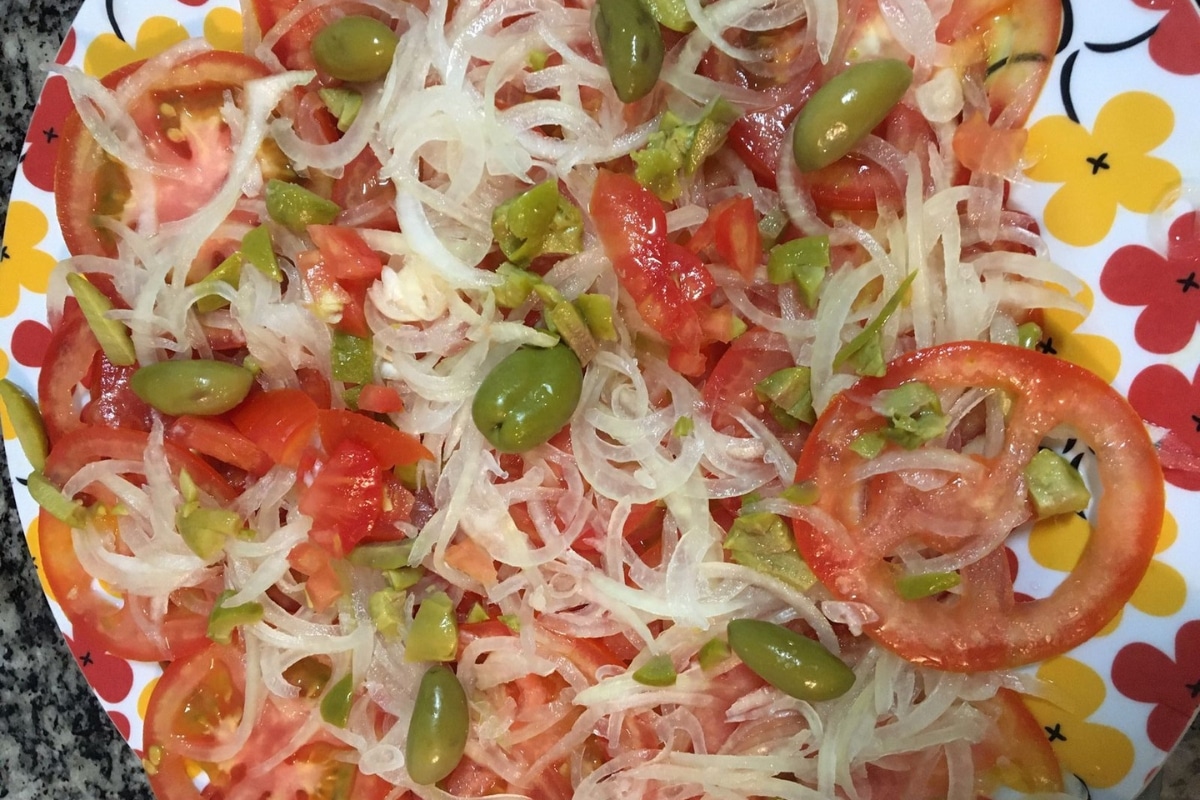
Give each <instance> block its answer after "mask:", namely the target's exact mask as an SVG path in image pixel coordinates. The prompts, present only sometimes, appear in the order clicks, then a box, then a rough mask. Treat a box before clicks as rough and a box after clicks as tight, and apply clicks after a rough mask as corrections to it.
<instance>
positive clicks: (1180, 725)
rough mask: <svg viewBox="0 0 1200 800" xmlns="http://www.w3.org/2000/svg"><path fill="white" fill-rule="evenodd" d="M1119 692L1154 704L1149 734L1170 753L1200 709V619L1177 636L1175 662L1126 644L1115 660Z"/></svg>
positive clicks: (1144, 646) (1141, 646)
mask: <svg viewBox="0 0 1200 800" xmlns="http://www.w3.org/2000/svg"><path fill="white" fill-rule="evenodd" d="M1112 683H1113V686H1115V687H1116V689H1117V691H1119V692H1120V693H1121V694H1123V695H1125V696H1126V697H1128V698H1130V699H1131V700H1136V701H1138V702H1140V703H1153V704H1154V708H1153V709H1152V710H1151V711H1150V718H1149V719H1148V720H1147V721H1146V735H1147V737H1148V738H1149V739H1150V742H1151V743H1152V744H1153V745H1154V746H1155V747H1157V748H1159V749H1160V750H1164V751H1166V750H1170V749H1171V748H1172V747H1174V746H1175V743H1176V742H1177V741H1179V737H1180V736H1182V735H1183V733H1184V731H1186V730H1187V727H1188V724H1189V723H1190V722H1191V720H1192V715H1193V714H1195V712H1196V708H1197V707H1198V706H1200V620H1195V621H1192V622H1188V623H1185V624H1184V625H1183V626H1182V627H1181V628H1180V629H1179V631H1178V632H1177V633H1176V634H1175V659H1174V660H1172V659H1171V657H1170V656H1168V655H1167V654H1166V653H1164V652H1163V651H1161V650H1159V649H1158V648H1157V647H1154V646H1152V645H1149V644H1146V643H1145V642H1134V643H1133V644H1127V645H1125V646H1124V647H1122V648H1121V650H1120V651H1119V652H1118V653H1117V657H1116V659H1114V660H1113V667H1112Z"/></svg>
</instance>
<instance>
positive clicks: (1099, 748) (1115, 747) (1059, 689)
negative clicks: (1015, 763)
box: [1024, 656, 1134, 789]
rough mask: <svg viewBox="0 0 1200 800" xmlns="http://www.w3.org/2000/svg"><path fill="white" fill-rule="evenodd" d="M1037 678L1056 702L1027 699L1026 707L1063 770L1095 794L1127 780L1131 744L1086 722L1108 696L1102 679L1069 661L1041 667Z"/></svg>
mask: <svg viewBox="0 0 1200 800" xmlns="http://www.w3.org/2000/svg"><path fill="white" fill-rule="evenodd" d="M1037 677H1038V679H1039V680H1041V681H1043V682H1044V683H1046V684H1047V685H1048V686H1049V687H1050V690H1051V695H1052V697H1053V701H1051V700H1049V699H1044V698H1041V697H1025V698H1024V699H1025V705H1026V706H1028V708H1029V711H1030V713H1031V714H1033V716H1034V718H1035V719H1036V720H1037V721H1038V723H1039V724H1041V726H1042V727H1043V729H1044V730H1045V731H1046V736H1047V737H1048V738H1049V739H1050V746H1051V747H1053V748H1054V753H1055V755H1057V756H1058V760H1059V761H1060V762H1062V765H1063V767H1065V768H1066V769H1067V771H1069V772H1074V773H1075V774H1076V775H1078V776H1079V777H1080V778H1081V779H1083V781H1084V782H1085V783H1086V784H1087V785H1088V786H1089V787H1091V788H1093V789H1103V788H1105V787H1108V786H1115V785H1116V784H1118V783H1120V782H1121V781H1122V780H1124V778H1125V776H1126V775H1128V774H1129V770H1131V769H1132V768H1133V760H1134V750H1133V742H1132V741H1131V740H1130V739H1129V737H1128V736H1126V735H1125V734H1124V733H1122V732H1121V731H1119V730H1117V729H1116V728H1113V727H1110V726H1108V725H1101V724H1098V723H1095V722H1089V721H1088V717H1090V716H1091V715H1092V714H1094V713H1095V712H1096V711H1097V710H1099V708H1100V706H1101V704H1102V703H1103V702H1104V697H1105V695H1106V694H1107V693H1108V690H1107V688H1106V685H1105V682H1104V679H1103V678H1101V677H1100V675H1099V674H1097V673H1096V671H1095V670H1093V669H1092V668H1091V667H1089V666H1087V665H1086V664H1084V663H1082V662H1079V661H1076V660H1075V659H1073V658H1067V657H1066V656H1060V657H1059V658H1055V659H1051V660H1050V661H1047V662H1045V663H1043V664H1042V665H1041V666H1040V667H1038V671H1037Z"/></svg>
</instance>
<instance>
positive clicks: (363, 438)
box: [318, 409, 433, 469]
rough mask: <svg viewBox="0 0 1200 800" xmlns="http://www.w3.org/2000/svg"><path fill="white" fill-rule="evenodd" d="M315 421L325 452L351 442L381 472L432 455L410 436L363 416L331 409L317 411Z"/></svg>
mask: <svg viewBox="0 0 1200 800" xmlns="http://www.w3.org/2000/svg"><path fill="white" fill-rule="evenodd" d="M319 420H320V422H319V425H318V428H319V431H320V434H321V446H322V447H324V448H325V452H327V453H332V452H333V451H334V449H335V448H336V447H337V446H338V445H340V444H341V443H342V442H343V441H346V440H347V439H352V440H355V441H357V442H360V443H362V444H363V445H365V446H366V447H367V448H369V449H370V450H371V452H372V453H373V454H374V455H375V458H376V459H378V461H379V464H380V466H381V467H383V468H384V469H391V468H392V467H394V466H396V465H397V464H415V463H417V462H418V461H420V460H421V459H423V458H433V453H430V452H429V451H428V450H426V449H425V445H423V444H421V440H420V439H418V438H417V437H415V436H413V435H412V434H411V433H405V432H404V431H400V430H396V429H395V428H393V427H392V426H391V425H388V424H387V423H384V422H379V421H378V420H374V419H371V418H370V417H368V416H365V415H363V414H356V413H355V412H353V411H345V410H342V409H333V410H329V411H321V412H320V414H319Z"/></svg>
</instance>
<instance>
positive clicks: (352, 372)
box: [329, 331, 375, 383]
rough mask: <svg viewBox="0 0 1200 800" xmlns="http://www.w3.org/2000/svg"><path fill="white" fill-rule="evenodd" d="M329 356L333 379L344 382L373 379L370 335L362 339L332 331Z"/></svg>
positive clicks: (373, 364)
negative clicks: (331, 344)
mask: <svg viewBox="0 0 1200 800" xmlns="http://www.w3.org/2000/svg"><path fill="white" fill-rule="evenodd" d="M329 357H330V360H331V362H332V365H331V366H332V369H333V377H334V380H339V381H343V382H345V383H370V382H371V381H373V380H375V346H374V343H373V342H372V340H371V338H370V337H367V338H365V339H364V338H363V337H361V336H354V335H352V334H349V333H342V332H341V331H334V332H333V346H332V347H331V349H330V352H329Z"/></svg>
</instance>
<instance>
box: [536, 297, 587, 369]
mask: <svg viewBox="0 0 1200 800" xmlns="http://www.w3.org/2000/svg"><path fill="white" fill-rule="evenodd" d="M546 322H547V323H549V325H550V327H551V329H552V330H554V331H556V332H557V333H558V335H559V336H561V337H562V340H563V341H564V342H566V343H567V346H568V347H570V348H571V349H572V350H573V351H575V355H576V356H577V357H578V358H579V363H580V364H582V365H583V366H587V363H588V362H589V361H591V360H592V358H594V357H595V355H596V353H598V352H600V345H599V344H598V343H597V342H596V337H594V336H592V331H591V329H590V328H588V324H587V322H586V321H585V320H584V318H583V315H582V314H580V313H579V309H578V308H576V307H575V305H574V304H573V303H571V302H569V301H567V300H563V301H562V302H560V303H555V304H554V305H553V306H551V308H550V311H549V312H548V313H547V314H546Z"/></svg>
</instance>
